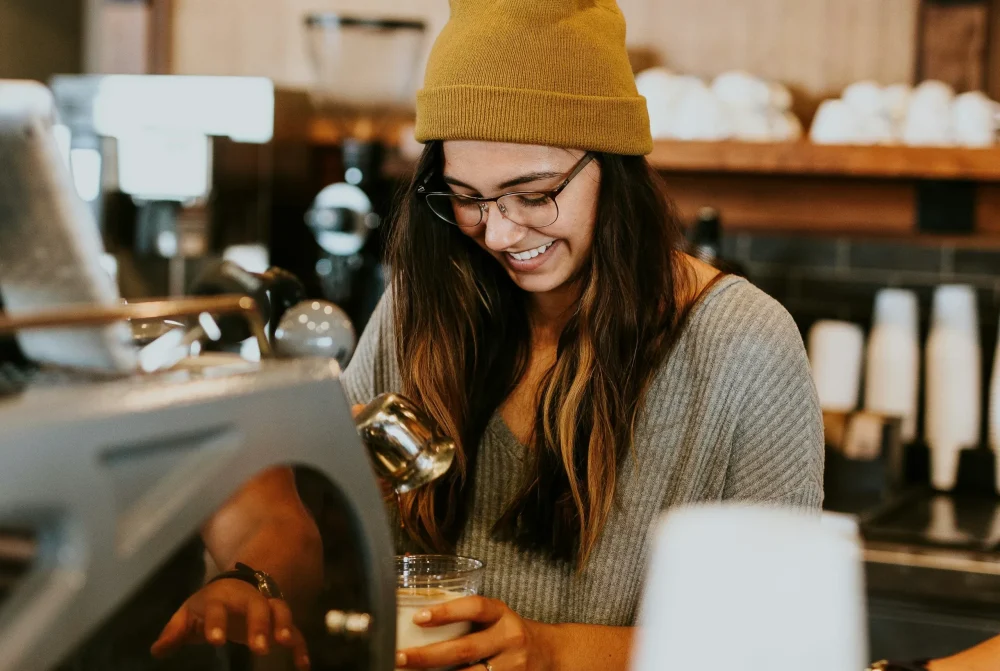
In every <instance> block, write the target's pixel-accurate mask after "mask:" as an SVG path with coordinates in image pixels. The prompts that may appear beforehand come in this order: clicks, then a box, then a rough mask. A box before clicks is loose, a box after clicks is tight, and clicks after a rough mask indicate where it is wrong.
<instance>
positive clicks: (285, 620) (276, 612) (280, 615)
mask: <svg viewBox="0 0 1000 671" xmlns="http://www.w3.org/2000/svg"><path fill="white" fill-rule="evenodd" d="M268 605H269V606H270V607H271V622H272V624H273V626H274V640H275V641H277V642H278V643H280V644H281V645H286V646H290V645H291V643H292V629H293V628H294V627H295V625H294V624H293V622H292V611H291V609H290V608H289V607H288V604H287V603H285V602H284V601H282V600H281V599H269V600H268Z"/></svg>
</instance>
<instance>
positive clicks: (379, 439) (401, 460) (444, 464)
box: [355, 393, 455, 494]
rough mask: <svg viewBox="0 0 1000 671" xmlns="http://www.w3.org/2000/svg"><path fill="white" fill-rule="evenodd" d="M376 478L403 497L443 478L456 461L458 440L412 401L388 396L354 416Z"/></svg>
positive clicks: (391, 395) (392, 395)
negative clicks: (456, 443)
mask: <svg viewBox="0 0 1000 671" xmlns="http://www.w3.org/2000/svg"><path fill="white" fill-rule="evenodd" d="M355 423H356V424H357V427H358V433H359V434H360V435H361V440H362V441H363V442H364V444H365V447H366V448H367V449H368V456H369V458H370V459H371V462H372V467H373V468H374V469H375V473H376V475H378V477H380V478H382V479H383V480H385V481H386V482H387V483H388V484H390V485H391V486H392V487H393V489H395V490H396V491H397V492H399V493H400V494H405V493H407V492H410V491H413V490H414V489H418V488H420V487H423V486H424V485H426V484H428V483H430V482H433V481H434V480H436V479H437V478H439V477H441V476H442V475H444V474H445V473H446V472H447V471H448V469H449V468H450V467H451V462H452V461H453V460H454V458H455V441H453V440H452V439H451V438H449V437H448V436H445V435H444V434H443V433H442V432H441V429H440V427H439V426H438V424H437V422H435V421H434V419H433V418H432V417H430V416H429V415H428V414H427V413H426V412H424V411H423V409H421V408H420V407H419V406H418V405H417V404H416V403H414V402H413V401H411V400H409V399H407V398H405V397H403V396H400V395H399V394H394V393H389V394H382V395H381V396H378V397H376V398H375V399H374V400H373V401H372V402H371V403H369V404H368V405H366V406H365V407H364V409H362V410H361V412H359V413H358V415H357V416H356V417H355Z"/></svg>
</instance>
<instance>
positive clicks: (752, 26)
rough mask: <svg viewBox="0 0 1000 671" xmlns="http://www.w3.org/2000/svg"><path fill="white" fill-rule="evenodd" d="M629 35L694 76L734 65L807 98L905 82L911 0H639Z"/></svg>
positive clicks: (913, 23) (915, 1)
mask: <svg viewBox="0 0 1000 671" xmlns="http://www.w3.org/2000/svg"><path fill="white" fill-rule="evenodd" d="M646 2H647V3H648V8H647V9H646V12H647V14H646V16H644V19H645V21H644V22H642V23H640V24H638V25H636V24H633V39H634V40H635V41H637V42H641V43H644V44H649V45H652V46H653V47H654V48H656V49H657V50H658V51H659V52H660V53H661V55H662V56H663V60H664V63H665V64H666V65H668V66H669V67H671V68H673V69H676V70H678V71H684V72H692V73H694V74H697V75H701V76H706V77H709V76H713V75H715V74H718V73H719V72H722V71H725V70H728V69H733V68H742V69H746V70H750V71H752V72H754V73H755V74H759V75H763V76H766V77H771V78H774V79H777V80H780V81H783V82H785V83H786V84H789V85H790V86H792V88H793V89H794V90H795V91H796V92H797V93H799V94H800V95H801V96H804V97H806V98H808V99H812V100H814V101H815V100H817V99H821V98H825V97H829V96H832V95H838V94H839V93H840V92H841V91H842V90H843V88H844V87H845V86H846V85H848V84H850V83H852V82H855V81H858V80H861V79H874V80H876V81H879V82H882V83H885V84H888V83H893V82H910V81H912V80H913V77H914V72H915V56H916V39H917V22H918V18H919V0H875V1H873V0H741V1H738V2H733V0H646Z"/></svg>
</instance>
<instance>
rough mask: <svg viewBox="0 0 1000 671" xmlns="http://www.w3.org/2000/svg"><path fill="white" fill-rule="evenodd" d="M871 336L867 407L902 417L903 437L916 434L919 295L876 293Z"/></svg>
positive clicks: (911, 438)
mask: <svg viewBox="0 0 1000 671" xmlns="http://www.w3.org/2000/svg"><path fill="white" fill-rule="evenodd" d="M873 322H874V323H873V324H872V331H871V335H870V336H869V340H868V354H867V359H866V368H867V371H866V376H865V409H866V410H868V411H869V412H874V413H878V414H881V415H885V416H888V417H900V418H902V420H903V426H902V439H903V441H904V442H906V443H911V442H913V441H914V440H915V439H916V437H917V405H918V399H919V397H920V332H919V318H918V309H917V295H916V294H915V293H913V292H912V291H906V290H904V289H883V290H882V291H880V292H878V294H877V295H876V297H875V316H874V320H873Z"/></svg>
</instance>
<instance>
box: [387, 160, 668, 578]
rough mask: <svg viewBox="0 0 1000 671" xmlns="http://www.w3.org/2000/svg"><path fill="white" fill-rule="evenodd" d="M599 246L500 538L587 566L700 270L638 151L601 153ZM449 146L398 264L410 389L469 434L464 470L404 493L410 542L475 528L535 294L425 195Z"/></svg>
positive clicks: (392, 256)
mask: <svg viewBox="0 0 1000 671" xmlns="http://www.w3.org/2000/svg"><path fill="white" fill-rule="evenodd" d="M597 160H598V162H599V165H600V167H601V181H600V192H599V202H598V207H597V221H596V227H595V230H594V239H593V248H592V251H591V253H590V257H589V260H588V261H587V262H586V263H585V264H584V267H583V268H582V269H581V271H580V276H579V278H577V279H578V281H579V285H580V286H581V288H582V290H581V296H580V300H579V303H578V305H577V307H576V310H575V312H574V314H573V315H572V317H571V318H570V319H569V322H568V323H567V325H566V326H565V328H564V329H563V332H562V334H561V336H560V338H559V343H558V353H557V360H556V363H555V364H554V366H553V367H552V369H551V370H550V371H549V372H548V373H547V374H546V375H545V377H544V379H543V381H542V383H541V385H540V389H539V399H538V400H539V403H538V411H537V414H536V416H535V422H534V433H533V439H532V444H531V445H530V446H529V447H530V450H529V455H530V458H529V460H528V463H527V465H526V469H525V472H524V473H523V482H522V485H521V488H520V491H519V493H518V495H517V497H516V498H515V499H514V500H513V501H511V502H510V504H509V506H508V508H507V510H506V512H505V513H504V514H503V516H502V517H501V519H500V520H498V521H497V523H496V527H495V532H496V533H497V535H498V536H499V537H501V538H504V539H507V540H511V541H513V542H516V543H517V544H518V545H519V546H520V547H522V548H525V549H529V550H536V551H541V552H544V553H546V554H547V555H549V556H551V557H553V558H555V559H559V560H567V561H575V562H576V563H577V566H578V567H582V566H583V565H584V563H585V562H586V560H587V557H588V556H589V555H590V553H591V551H592V550H593V548H594V545H595V544H596V543H597V540H598V538H599V537H600V534H601V531H602V529H603V527H604V524H605V522H606V520H607V518H608V515H609V513H610V512H611V509H612V506H613V504H614V496H615V483H616V480H617V475H618V470H619V468H620V467H621V466H622V464H623V462H624V461H625V458H626V456H627V455H628V454H629V452H630V448H631V444H632V437H633V433H634V431H635V427H636V423H637V421H638V419H639V415H640V409H641V407H642V401H643V397H644V396H645V393H646V390H647V388H648V387H649V385H650V383H651V382H652V379H653V377H654V376H655V374H656V372H657V370H658V368H659V367H660V365H661V363H662V362H663V360H664V358H665V357H666V355H667V353H668V350H669V347H670V345H671V344H672V343H673V342H674V340H675V339H676V335H677V333H678V332H679V330H680V328H681V322H682V313H683V307H682V304H683V303H684V301H683V300H682V299H681V298H679V297H682V296H684V295H686V293H685V292H686V289H687V286H688V280H687V277H688V276H687V274H686V273H684V272H682V271H681V270H680V266H681V264H679V263H677V253H678V250H679V249H680V248H681V244H682V233H681V228H680V226H679V225H678V223H677V219H676V217H675V216H674V214H673V211H672V208H671V206H670V204H669V201H668V200H667V198H666V196H665V195H664V190H663V188H662V184H661V182H660V180H659V177H658V175H656V173H655V172H653V170H652V169H651V168H650V167H649V165H648V163H647V162H646V160H645V159H644V158H642V157H635V156H618V155H611V154H598V155H597ZM442 169H443V148H442V145H441V143H440V142H434V143H430V144H429V145H428V146H427V147H426V148H425V151H424V153H423V156H422V157H421V160H420V162H419V164H418V166H417V169H416V171H415V174H414V177H413V181H412V184H411V185H410V189H409V192H408V193H407V194H405V200H404V201H403V204H402V207H401V211H400V213H399V216H398V220H397V221H396V225H395V227H394V230H393V233H392V236H391V240H390V244H389V255H388V261H389V264H390V268H391V291H392V299H393V300H392V304H393V306H394V308H393V309H394V313H395V314H394V317H395V333H396V356H397V359H398V362H399V370H400V373H401V376H402V385H403V388H402V392H403V393H404V394H405V395H407V396H410V397H411V398H413V399H414V400H415V401H417V402H418V403H420V404H421V405H422V406H423V407H424V408H425V409H426V410H427V411H428V412H429V413H430V414H431V416H433V417H434V418H435V419H436V420H437V421H438V422H440V424H441V426H442V428H443V429H444V430H445V431H446V432H447V433H448V434H449V435H451V436H452V437H453V438H455V440H456V442H457V443H458V446H459V449H458V455H457V459H456V463H455V466H454V467H453V468H452V470H451V471H450V472H449V474H448V475H446V476H445V477H444V478H442V479H441V480H440V481H438V482H437V483H436V484H435V485H434V486H433V487H429V488H426V489H424V490H422V491H419V492H417V493H415V494H410V495H407V496H404V497H402V498H401V499H400V514H401V517H402V520H403V523H404V526H405V527H406V529H407V531H408V534H409V535H410V537H411V538H412V539H413V540H415V541H416V542H417V543H418V544H419V545H421V546H422V547H423V548H424V549H425V550H428V551H436V552H448V551H451V550H453V548H454V546H455V543H456V542H457V540H458V536H459V534H460V533H461V530H462V527H463V526H464V523H465V519H466V516H467V511H468V508H469V507H470V506H469V501H468V492H469V491H470V490H471V487H470V484H471V478H472V476H473V473H474V471H475V462H476V451H477V448H478V446H479V442H480V440H481V439H482V436H483V433H484V431H485V430H486V426H487V424H488V422H489V420H490V418H491V417H492V415H493V414H494V413H495V412H496V410H497V409H498V408H499V406H500V405H501V403H502V402H503V401H504V399H506V398H507V396H508V395H509V394H510V393H511V391H512V390H513V389H514V387H515V386H516V384H517V383H518V382H519V381H520V380H521V378H522V377H523V375H524V374H525V372H526V369H527V363H528V359H529V352H530V347H531V331H530V328H529V320H528V308H527V303H526V294H525V292H524V291H522V290H521V289H520V288H518V287H517V286H516V285H515V284H514V283H513V281H511V279H510V278H509V277H508V275H507V274H506V272H505V271H504V270H503V268H502V267H501V266H500V264H498V263H497V261H496V260H495V259H494V258H493V257H491V256H490V255H489V254H487V253H486V252H485V251H484V250H482V249H481V248H480V247H479V246H478V245H477V244H476V243H475V242H474V241H473V240H471V239H470V238H469V237H467V236H466V235H464V234H463V233H462V232H461V231H460V230H458V229H457V228H455V227H454V226H450V225H448V224H446V223H445V222H443V221H440V220H437V219H436V218H435V215H434V214H433V213H431V212H430V211H429V209H428V208H427V206H426V204H425V203H424V202H423V201H422V199H421V198H419V197H417V196H416V193H415V191H416V188H417V186H418V185H421V184H425V183H427V184H429V185H432V186H433V187H434V188H435V189H437V188H438V187H441V186H443V185H442V184H441V183H440V176H441V171H442Z"/></svg>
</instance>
